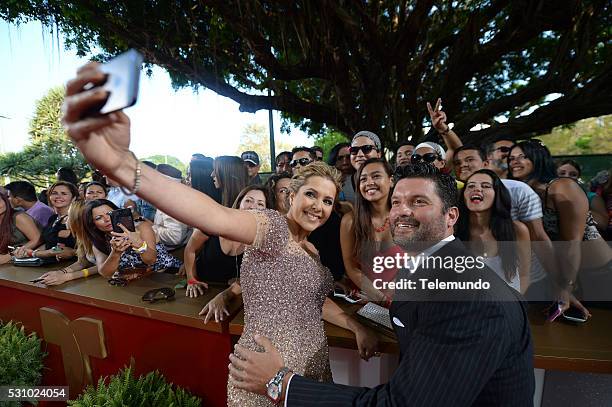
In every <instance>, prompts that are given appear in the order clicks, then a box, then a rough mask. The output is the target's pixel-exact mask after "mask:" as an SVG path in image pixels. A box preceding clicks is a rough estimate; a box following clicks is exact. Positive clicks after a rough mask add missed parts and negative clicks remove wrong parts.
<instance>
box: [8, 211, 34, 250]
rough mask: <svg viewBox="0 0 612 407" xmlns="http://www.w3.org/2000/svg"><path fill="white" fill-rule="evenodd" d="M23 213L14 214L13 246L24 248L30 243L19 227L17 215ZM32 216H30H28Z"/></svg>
mask: <svg viewBox="0 0 612 407" xmlns="http://www.w3.org/2000/svg"><path fill="white" fill-rule="evenodd" d="M20 213H23V212H13V228H12V230H11V246H15V247H17V246H23V245H24V244H26V243H27V242H28V238H27V237H26V236H25V235H24V234H23V232H22V231H21V230H19V228H18V227H17V215H18V214H20ZM28 216H30V215H28Z"/></svg>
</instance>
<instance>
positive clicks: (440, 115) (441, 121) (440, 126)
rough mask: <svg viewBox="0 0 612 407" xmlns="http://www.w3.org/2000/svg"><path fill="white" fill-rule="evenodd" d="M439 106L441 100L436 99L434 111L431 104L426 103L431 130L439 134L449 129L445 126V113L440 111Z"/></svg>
mask: <svg viewBox="0 0 612 407" xmlns="http://www.w3.org/2000/svg"><path fill="white" fill-rule="evenodd" d="M441 106H442V99H441V98H438V100H437V101H436V107H435V109H432V108H431V103H429V102H427V111H428V112H429V117H430V118H431V125H432V126H433V128H434V129H436V131H437V132H439V133H446V132H447V131H448V130H449V128H448V124H446V113H444V111H442V110H441V109H440V107H441Z"/></svg>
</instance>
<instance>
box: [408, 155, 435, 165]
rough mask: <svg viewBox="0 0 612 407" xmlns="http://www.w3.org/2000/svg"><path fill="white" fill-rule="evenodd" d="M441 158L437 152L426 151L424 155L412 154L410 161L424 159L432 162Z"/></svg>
mask: <svg viewBox="0 0 612 407" xmlns="http://www.w3.org/2000/svg"><path fill="white" fill-rule="evenodd" d="M439 159H440V156H439V155H438V154H436V153H425V154H423V155H421V154H412V157H410V162H412V163H413V164H414V163H418V162H421V161H424V162H426V163H432V162H434V161H436V160H439Z"/></svg>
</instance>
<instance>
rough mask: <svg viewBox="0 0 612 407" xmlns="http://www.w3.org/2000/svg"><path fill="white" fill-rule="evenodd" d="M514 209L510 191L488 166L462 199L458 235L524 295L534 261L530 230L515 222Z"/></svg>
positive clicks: (469, 182) (473, 179)
mask: <svg viewBox="0 0 612 407" xmlns="http://www.w3.org/2000/svg"><path fill="white" fill-rule="evenodd" d="M510 210H511V200H510V194H509V192H508V189H506V187H505V186H504V184H502V182H501V180H500V179H499V177H498V176H497V175H496V174H495V173H494V172H493V171H491V170H487V169H482V170H478V171H476V172H474V173H473V174H472V175H470V176H469V177H468V178H467V179H466V181H465V187H464V188H463V191H462V199H461V200H460V201H459V211H460V216H459V222H458V226H457V237H459V238H460V239H461V240H463V241H466V242H467V241H469V242H472V244H471V248H472V250H473V251H475V253H477V254H479V255H483V256H485V262H486V264H487V265H488V266H489V268H491V269H492V270H493V271H495V272H496V273H497V274H498V275H499V276H500V277H501V278H502V279H504V280H505V281H506V283H508V285H510V286H511V287H512V288H514V289H515V290H517V291H520V292H521V293H523V294H524V293H525V291H526V290H527V287H529V271H530V264H531V248H530V243H529V242H530V240H529V229H527V226H525V225H524V224H522V223H521V222H519V221H513V220H512V218H511V216H510ZM515 242H520V244H515Z"/></svg>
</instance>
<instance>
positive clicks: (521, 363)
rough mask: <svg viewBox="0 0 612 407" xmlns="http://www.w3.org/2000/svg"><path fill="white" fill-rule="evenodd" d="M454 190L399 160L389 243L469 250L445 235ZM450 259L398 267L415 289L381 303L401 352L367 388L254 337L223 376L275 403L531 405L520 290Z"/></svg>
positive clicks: (448, 181)
mask: <svg viewBox="0 0 612 407" xmlns="http://www.w3.org/2000/svg"><path fill="white" fill-rule="evenodd" d="M456 197H457V190H456V186H455V182H454V180H453V179H452V178H451V177H449V176H447V175H442V174H440V173H439V172H438V171H437V170H436V169H433V167H431V166H428V165H416V166H411V167H403V168H400V169H399V170H398V173H397V174H396V184H395V189H394V191H393V195H392V198H391V201H392V208H391V213H390V221H391V226H392V234H393V239H394V241H395V242H396V243H397V244H398V245H400V246H401V247H402V248H404V250H405V251H406V252H407V253H409V254H410V255H416V254H418V253H423V252H424V253H425V254H426V256H428V257H432V258H433V257H440V258H443V259H449V258H450V259H454V260H456V259H459V258H462V257H463V258H465V257H466V256H469V252H468V251H467V249H466V248H465V247H464V246H463V244H462V243H461V242H460V241H458V240H457V239H455V238H454V236H453V226H454V224H455V222H456V221H457V218H458V210H457V207H456V206H455V202H456ZM434 263H435V262H434ZM451 263H452V262H451ZM454 264H455V265H454V266H446V265H444V266H442V265H439V264H438V265H437V266H433V267H431V268H427V267H425V266H424V265H421V266H416V267H415V266H414V263H412V267H411V268H412V270H410V269H409V270H402V271H401V272H400V273H398V277H397V278H396V281H401V279H402V278H404V279H405V280H411V281H414V282H415V284H414V286H413V287H417V288H416V289H412V290H401V291H400V290H396V292H395V295H394V298H393V303H392V305H391V308H390V316H391V320H392V322H393V326H394V329H395V333H396V335H397V338H398V341H399V345H400V350H401V355H400V365H399V367H398V368H397V370H396V372H395V373H394V375H393V376H392V377H391V380H390V381H389V383H386V384H383V385H380V386H377V387H375V388H372V389H369V388H360V387H351V386H343V385H337V384H331V383H318V382H315V381H312V380H309V379H306V378H303V377H301V376H299V375H296V374H293V373H292V372H286V369H282V367H283V366H284V364H283V361H282V358H281V357H280V355H279V353H278V352H277V351H276V349H274V347H273V346H272V344H271V343H270V341H268V340H267V338H263V337H259V338H258V337H256V341H258V343H259V344H260V345H262V346H263V347H264V349H265V352H262V353H258V352H252V351H248V350H247V349H244V348H242V347H239V346H237V347H236V353H237V354H239V355H240V358H237V357H236V356H234V355H231V356H230V360H231V362H232V363H231V365H230V380H232V381H233V382H234V383H235V384H236V386H238V387H241V388H244V389H246V390H249V391H253V392H258V393H264V394H265V393H266V391H267V393H268V394H269V396H270V394H271V395H272V398H276V399H277V400H275V401H276V402H280V401H281V399H283V398H284V401H285V405H287V406H289V407H292V406H314V405H316V406H508V407H510V406H517V407H518V406H521V407H523V406H530V405H532V404H533V392H534V376H533V351H532V344H531V335H530V330H529V321H528V319H527V312H526V308H525V306H524V304H523V303H522V302H521V301H520V296H519V295H518V294H516V293H515V292H514V290H513V289H511V288H509V287H508V286H507V284H506V283H505V282H503V281H502V280H501V279H500V278H499V277H497V275H496V274H495V273H494V272H493V271H491V270H490V269H488V268H486V267H484V266H483V268H481V269H478V267H474V266H471V267H468V269H467V270H464V271H463V272H461V271H460V270H459V268H458V267H457V266H456V265H457V264H459V262H455V263H454ZM464 264H465V263H464ZM421 279H427V282H436V281H437V282H442V283H445V284H449V283H456V284H459V283H464V284H466V283H470V282H471V283H475V282H476V281H478V280H481V282H482V281H483V280H484V281H485V282H486V283H488V289H480V288H479V289H476V288H466V289H463V290H445V289H440V288H439V286H438V285H437V286H436V288H435V289H431V288H424V287H421V281H420V280H421ZM472 287H474V286H472ZM277 372H278V373H277ZM285 372H286V374H285ZM276 384H280V385H279V386H276V387H275V385H276ZM279 388H280V389H279ZM270 389H272V392H271V391H270ZM275 390H277V391H278V390H280V392H279V393H280V396H279V397H274V395H275V393H274V391H275Z"/></svg>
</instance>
